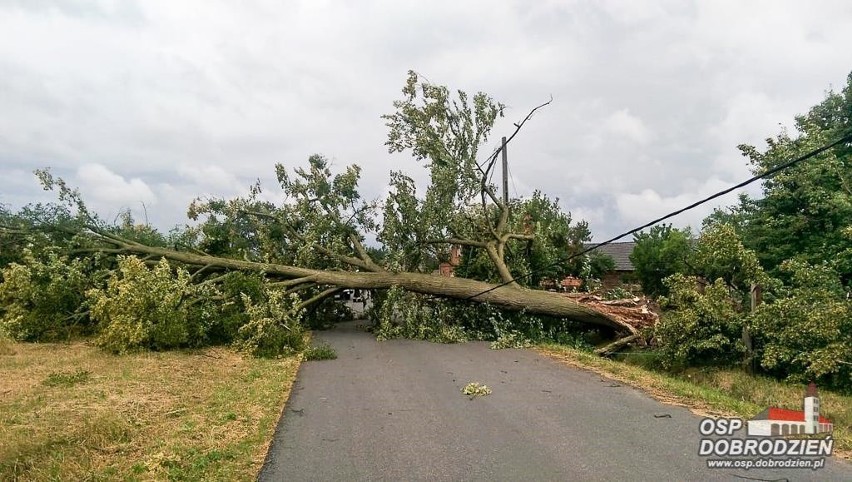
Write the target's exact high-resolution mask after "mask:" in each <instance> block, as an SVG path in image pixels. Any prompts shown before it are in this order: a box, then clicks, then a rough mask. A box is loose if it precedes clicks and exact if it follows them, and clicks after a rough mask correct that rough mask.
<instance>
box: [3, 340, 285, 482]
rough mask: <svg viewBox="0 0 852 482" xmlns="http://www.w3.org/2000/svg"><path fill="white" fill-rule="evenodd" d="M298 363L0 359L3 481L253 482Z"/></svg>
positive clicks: (210, 352) (180, 357) (49, 349)
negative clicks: (186, 481)
mask: <svg viewBox="0 0 852 482" xmlns="http://www.w3.org/2000/svg"><path fill="white" fill-rule="evenodd" d="M298 360H299V358H298V357H291V358H286V359H281V360H264V359H255V358H248V357H243V356H241V355H239V354H237V353H235V352H233V351H231V350H228V349H225V348H210V349H205V350H198V351H182V352H166V353H150V352H149V353H137V354H131V355H125V356H113V355H109V354H106V353H103V352H102V351H100V350H98V349H96V348H94V347H92V346H89V345H87V344H84V343H73V344H26V343H14V344H6V346H5V347H4V350H3V351H2V352H0V480H12V481H14V480H116V479H118V480H152V479H153V480H164V479H169V480H255V479H256V477H257V474H258V472H259V470H260V467H261V465H262V463H263V459H264V457H265V455H266V451H267V449H268V444H269V441H270V440H271V439H272V434H273V431H274V430H275V424H276V422H277V421H278V418H279V416H280V414H281V410H282V407H283V406H284V403H285V401H286V399H287V396H288V394H289V391H290V387H291V385H292V382H293V379H294V378H295V375H296V370H297V368H298V365H299V361H298Z"/></svg>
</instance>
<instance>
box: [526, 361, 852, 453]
mask: <svg viewBox="0 0 852 482" xmlns="http://www.w3.org/2000/svg"><path fill="white" fill-rule="evenodd" d="M536 350H537V351H539V352H540V353H542V354H544V355H547V356H550V357H552V358H555V359H558V360H561V361H563V362H565V363H567V364H569V365H573V366H577V367H580V368H585V369H588V370H592V371H594V372H596V373H600V374H601V375H605V376H607V377H610V378H613V379H616V380H618V381H621V382H624V383H627V384H629V385H632V386H634V387H636V388H639V389H642V390H644V391H646V392H648V393H649V394H650V395H651V396H652V397H654V398H656V399H657V400H660V401H662V402H664V403H669V404H673V405H680V406H684V407H687V408H689V409H691V410H692V411H694V412H696V413H699V414H702V415H710V416H736V417H741V418H744V419H749V418H752V417H754V416H755V415H757V414H758V413H760V412H761V411H763V410H764V409H766V408H767V407H770V406H773V407H781V408H789V409H795V410H801V406H802V397H803V396H804V392H805V387H804V386H803V385H799V384H789V383H785V382H781V381H779V380H776V379H773V378H768V377H762V376H752V375H748V374H747V373H745V372H742V371H739V370H724V369H709V368H708V369H689V370H686V371H684V372H682V373H678V374H672V373H663V372H659V371H654V370H650V369H648V368H644V367H642V366H637V365H632V364H627V363H624V362H621V361H615V360H609V359H606V358H601V357H599V356H597V355H595V354H593V353H590V352H585V351H581V350H576V349H574V348H570V347H566V346H563V345H556V344H541V345H538V346H537V347H536ZM820 413H821V414H822V415H824V416H826V417H828V418H829V419H830V420H831V421H832V422H833V423H834V433H833V437H834V439H835V441H836V445H835V452H836V454H837V455H839V456H841V457H843V458H847V459H850V458H852V396H850V395H842V394H838V393H833V392H830V391H827V390H822V389H821V390H820Z"/></svg>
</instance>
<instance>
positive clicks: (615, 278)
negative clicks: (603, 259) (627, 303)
mask: <svg viewBox="0 0 852 482" xmlns="http://www.w3.org/2000/svg"><path fill="white" fill-rule="evenodd" d="M595 246H597V244H596V243H587V244H584V245H583V249H589V248H592V247H595ZM635 247H636V243H635V242H633V241H625V242H619V243H609V244H605V245H603V246H601V247H600V248H597V249H595V250H594V251H592V252H591V253H589V254H592V253H599V254H604V255H607V256H609V257H610V258H612V260H613V261H614V262H615V268H614V269H613V271H610V272H609V273H605V274H604V275H603V277H601V283H602V285H603V288H604V289H611V288H615V287H616V286H620V285H622V284H624V283H625V282H626V281H628V280H629V278H630V277H631V276H632V275H633V272H634V271H636V268H635V267H633V263H631V262H630V255H631V254H633V248H635Z"/></svg>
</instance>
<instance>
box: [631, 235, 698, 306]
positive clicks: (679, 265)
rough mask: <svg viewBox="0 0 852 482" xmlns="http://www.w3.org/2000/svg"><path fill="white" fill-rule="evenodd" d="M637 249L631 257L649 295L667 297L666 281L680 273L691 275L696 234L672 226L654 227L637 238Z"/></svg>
mask: <svg viewBox="0 0 852 482" xmlns="http://www.w3.org/2000/svg"><path fill="white" fill-rule="evenodd" d="M633 239H634V241H635V242H636V246H635V247H634V248H633V252H632V253H631V254H630V262H631V263H633V266H634V268H636V271H635V274H636V277H637V278H638V279H639V283H640V284H641V285H642V291H643V292H644V293H645V294H646V295H648V296H655V297H656V296H665V295H667V294H668V292H669V291H668V287H667V286H666V285H665V283H663V279H665V278H666V277H668V276H671V275H673V274H676V273H689V272H690V271H691V270H690V268H689V265H688V262H687V260H688V259H689V256H690V254H691V251H692V232H691V231H690V230H689V228H686V229H676V228H672V226H671V225H670V224H669V225H660V226H654V227H652V228H651V229H650V230H649V231H643V232H641V233H637V234H635V235H634V236H633Z"/></svg>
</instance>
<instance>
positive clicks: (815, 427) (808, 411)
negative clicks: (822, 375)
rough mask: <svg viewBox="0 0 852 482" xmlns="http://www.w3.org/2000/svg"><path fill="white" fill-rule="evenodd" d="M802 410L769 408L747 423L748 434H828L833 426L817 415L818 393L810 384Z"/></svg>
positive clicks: (814, 386)
mask: <svg viewBox="0 0 852 482" xmlns="http://www.w3.org/2000/svg"><path fill="white" fill-rule="evenodd" d="M803 405H804V410H787V409H784V408H777V407H769V408H767V409H766V410H764V411H762V412H760V413H759V414H757V416H755V417H754V418H753V419H751V420H749V421H748V426H747V429H748V434H749V435H758V436H773V435H800V434H816V433H830V432H831V431H832V430H833V429H834V425H833V424H832V423H831V421H830V420H828V419H827V418H825V417H823V416H821V415H820V414H819V393H818V392H817V388H816V385H815V384H814V383H813V382H811V383H810V384H809V385H808V389H807V390H806V391H805V397H804V403H803Z"/></svg>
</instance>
